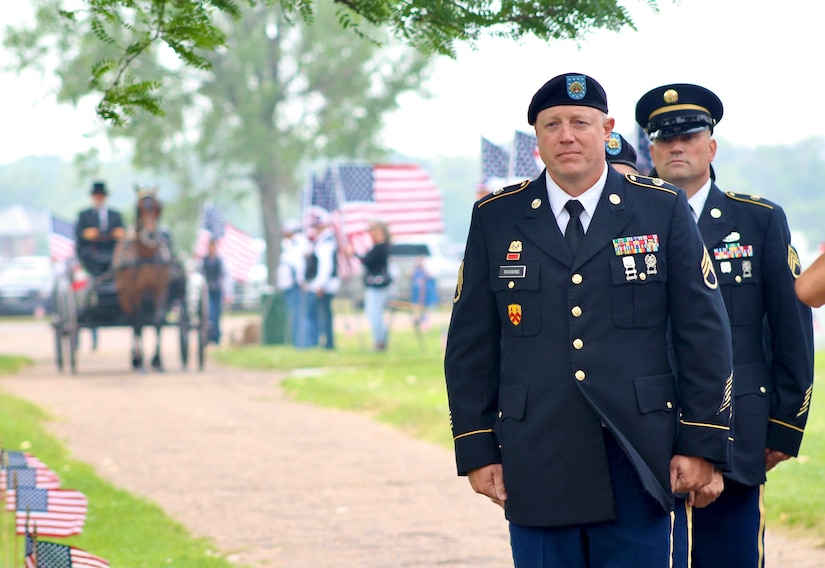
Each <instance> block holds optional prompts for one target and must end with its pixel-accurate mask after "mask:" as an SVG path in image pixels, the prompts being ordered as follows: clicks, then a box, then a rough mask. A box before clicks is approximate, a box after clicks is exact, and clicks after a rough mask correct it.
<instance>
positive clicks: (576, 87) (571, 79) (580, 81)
mask: <svg viewBox="0 0 825 568" xmlns="http://www.w3.org/2000/svg"><path fill="white" fill-rule="evenodd" d="M566 79H567V96H568V97H570V98H571V99H573V100H574V101H580V100H582V99H583V98H584V96H585V95H586V94H587V83H586V81H585V77H584V75H568V76H567V77H566Z"/></svg>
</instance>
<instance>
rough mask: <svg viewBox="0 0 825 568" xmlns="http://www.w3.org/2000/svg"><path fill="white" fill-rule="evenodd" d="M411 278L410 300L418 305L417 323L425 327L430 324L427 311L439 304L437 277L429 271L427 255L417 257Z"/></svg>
mask: <svg viewBox="0 0 825 568" xmlns="http://www.w3.org/2000/svg"><path fill="white" fill-rule="evenodd" d="M410 279H411V280H412V282H411V286H410V301H411V302H412V303H413V304H415V305H416V312H415V318H416V319H415V324H416V325H418V326H419V327H420V328H422V329H425V328H426V327H427V326H428V320H427V311H428V310H429V309H430V308H432V307H435V306H437V305H438V289H437V287H436V281H435V278H433V277H432V275H431V274H430V273H429V272H428V271H427V257H425V256H419V257H418V258H417V259H416V262H415V269H414V270H413V272H412V275H411V276H410Z"/></svg>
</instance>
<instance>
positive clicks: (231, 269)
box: [194, 203, 260, 282]
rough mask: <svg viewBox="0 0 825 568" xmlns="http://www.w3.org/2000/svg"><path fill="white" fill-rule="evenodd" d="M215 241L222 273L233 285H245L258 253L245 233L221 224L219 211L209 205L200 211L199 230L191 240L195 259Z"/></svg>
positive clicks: (226, 224) (204, 254)
mask: <svg viewBox="0 0 825 568" xmlns="http://www.w3.org/2000/svg"><path fill="white" fill-rule="evenodd" d="M213 240H214V241H215V242H216V243H217V247H218V256H220V257H221V259H223V262H224V264H225V265H226V272H227V273H228V274H229V277H230V278H232V279H233V280H235V281H236V282H246V281H247V279H248V278H249V270H250V269H251V268H252V266H254V264H255V263H256V262H257V260H258V257H259V256H260V250H258V248H257V247H256V246H255V240H254V239H253V238H252V236H250V235H249V234H247V233H245V232H243V231H241V230H240V229H238V228H236V227H234V226H233V225H230V224H229V223H227V222H225V221H224V219H223V215H222V214H221V212H220V210H219V209H218V208H217V207H215V205H213V204H211V203H207V204H206V205H205V206H204V208H203V215H202V222H201V228H200V230H199V231H198V237H197V240H196V241H195V252H194V256H195V258H203V257H205V256H206V255H207V254H209V243H210V242H211V241H213Z"/></svg>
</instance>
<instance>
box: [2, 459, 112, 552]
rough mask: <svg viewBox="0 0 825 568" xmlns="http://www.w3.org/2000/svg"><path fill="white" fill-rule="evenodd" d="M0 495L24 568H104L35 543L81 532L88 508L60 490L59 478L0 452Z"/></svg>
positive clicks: (62, 548) (75, 494) (79, 496)
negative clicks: (22, 544)
mask: <svg viewBox="0 0 825 568" xmlns="http://www.w3.org/2000/svg"><path fill="white" fill-rule="evenodd" d="M0 495H4V496H5V497H4V499H5V507H4V509H5V510H6V511H9V512H11V511H13V512H14V515H15V534H17V535H21V536H22V535H25V537H26V550H25V566H26V568H107V567H108V566H109V562H108V561H106V560H104V559H103V558H100V557H99V556H95V555H94V554H90V553H88V552H86V551H84V550H81V549H79V548H76V547H73V546H69V545H66V544H59V543H55V542H47V541H41V540H38V539H39V537H43V536H46V537H51V538H61V537H68V536H73V535H78V534H81V533H82V532H83V526H84V524H85V522H86V513H87V511H88V508H89V502H88V499H87V498H86V495H84V494H83V493H82V492H80V491H76V490H74V489H61V488H60V478H59V477H58V476H57V474H56V473H55V472H54V471H53V470H52V469H51V468H50V467H49V466H47V465H46V464H45V463H43V462H42V461H40V460H39V459H38V458H36V457H35V456H33V455H32V454H30V453H26V452H18V451H10V450H0Z"/></svg>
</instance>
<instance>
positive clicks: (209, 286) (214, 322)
mask: <svg viewBox="0 0 825 568" xmlns="http://www.w3.org/2000/svg"><path fill="white" fill-rule="evenodd" d="M200 272H201V274H203V278H204V280H205V281H206V290H207V294H208V297H209V327H208V329H207V332H206V340H207V342H209V343H214V344H215V345H219V344H220V342H221V312H222V309H223V300H224V290H225V289H226V286H227V285H228V283H229V277H228V275H227V272H226V266H225V265H224V262H223V259H222V258H221V257H220V256H218V243H217V241H215V240H214V239H213V240H211V241H209V249H208V252H207V254H206V256H205V257H203V260H202V261H201V267H200Z"/></svg>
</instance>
